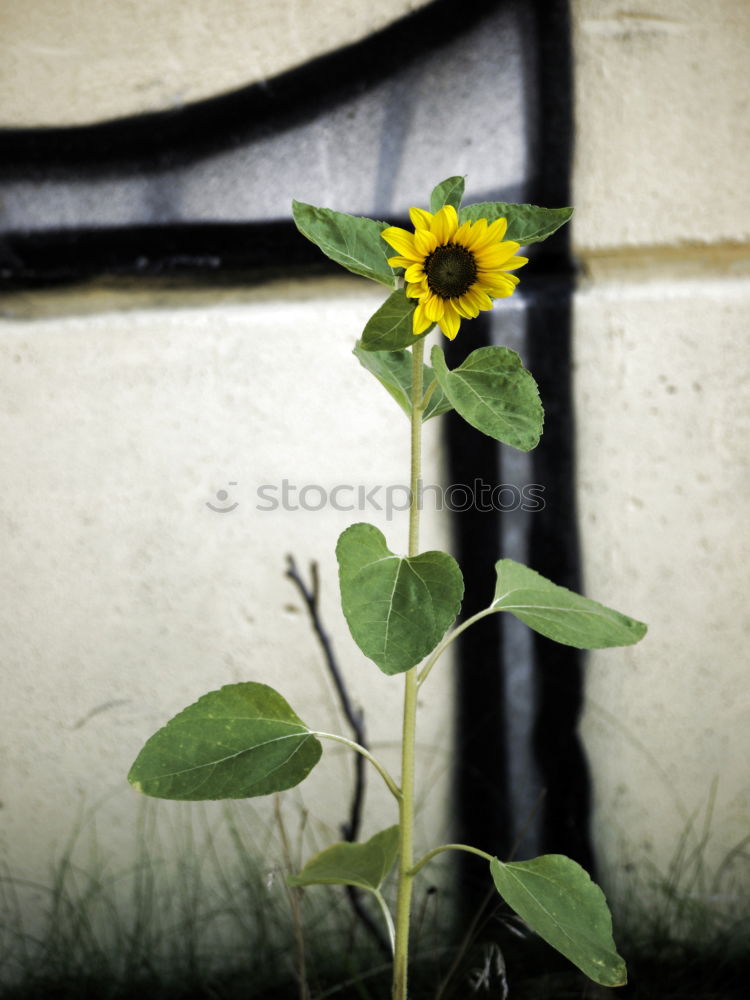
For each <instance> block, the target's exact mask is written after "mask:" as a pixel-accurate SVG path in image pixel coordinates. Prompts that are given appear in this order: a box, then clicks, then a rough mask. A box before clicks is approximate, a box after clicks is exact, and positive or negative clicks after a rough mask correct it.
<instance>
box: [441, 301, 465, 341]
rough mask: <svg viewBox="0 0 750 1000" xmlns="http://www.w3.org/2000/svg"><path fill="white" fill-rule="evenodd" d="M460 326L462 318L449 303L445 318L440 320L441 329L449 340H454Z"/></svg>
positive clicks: (446, 307) (444, 314)
mask: <svg viewBox="0 0 750 1000" xmlns="http://www.w3.org/2000/svg"><path fill="white" fill-rule="evenodd" d="M460 326H461V317H460V316H459V315H458V313H457V312H456V311H455V309H454V308H453V306H452V304H451V303H447V304H446V306H445V311H444V313H443V318H442V319H441V320H440V329H441V330H442V331H443V333H444V334H445V336H446V337H447V338H448V340H453V339H454V338H455V336H456V334H457V333H458V328H459V327H460Z"/></svg>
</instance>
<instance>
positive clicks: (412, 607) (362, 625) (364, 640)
mask: <svg viewBox="0 0 750 1000" xmlns="http://www.w3.org/2000/svg"><path fill="white" fill-rule="evenodd" d="M336 558H337V559H338V563H339V583H340V586H341V606H342V608H343V611H344V617H345V618H346V620H347V623H348V625H349V630H350V632H351V634H352V638H353V639H354V641H355V642H356V643H357V645H358V646H359V648H360V649H361V650H362V652H363V653H364V654H365V656H368V657H369V658H370V659H371V660H373V661H374V662H375V663H376V664H377V665H378V667H379V668H380V669H381V670H382V671H383V673H384V674H399V673H403V672H404V671H406V670H410V669H411V668H412V667H413V666H416V664H417V663H419V662H420V660H422V659H424V657H425V656H427V654H428V653H429V652H431V651H432V650H433V649H434V648H435V646H437V644H438V642H440V640H441V639H442V637H443V635H444V634H445V632H446V631H447V629H448V628H449V626H450V625H451V624H452V623H453V622H454V621H455V618H456V615H457V614H458V612H459V609H460V607H461V599H462V598H463V592H464V584H463V577H462V576H461V570H460V569H459V568H458V564H457V563H456V561H455V559H453V557H452V556H449V555H448V554H447V553H446V552H422V553H420V554H419V555H417V556H411V557H409V558H407V557H405V556H397V555H394V554H393V552H391V551H390V549H389V548H388V546H387V545H386V541H385V537H384V536H383V533H382V532H381V531H378V529H377V528H376V527H375V526H374V525H372V524H353V525H352V526H351V527H349V528H347V529H346V531H345V532H343V534H342V535H341V537H340V538H339V540H338V544H337V546H336Z"/></svg>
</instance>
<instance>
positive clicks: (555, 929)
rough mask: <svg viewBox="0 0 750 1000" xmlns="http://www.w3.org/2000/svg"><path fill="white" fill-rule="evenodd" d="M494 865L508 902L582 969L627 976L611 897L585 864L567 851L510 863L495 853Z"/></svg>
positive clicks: (602, 977)
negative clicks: (615, 933)
mask: <svg viewBox="0 0 750 1000" xmlns="http://www.w3.org/2000/svg"><path fill="white" fill-rule="evenodd" d="M490 871H491V873H492V878H493V880H494V882H495V888H496V889H497V891H498V892H499V893H500V895H501V896H502V897H503V899H504V900H505V902H506V903H507V904H508V906H510V907H511V909H513V910H515V912H516V913H517V914H518V915H519V916H520V917H522V918H523V920H525V921H526V923H527V924H528V925H529V927H531V929H532V930H534V931H536V933H537V934H538V935H539V936H540V937H541V938H544V940H545V941H546V942H547V943H548V944H551V945H552V947H553V948H556V949H557V950H558V951H559V952H561V953H562V954H563V955H565V957H566V958H569V959H570V961H571V962H572V963H573V964H574V965H576V966H578V968H579V969H580V970H581V972H585V974H586V975H587V976H588V977H589V978H590V979H593V980H594V982H596V983H601V984H602V986H622V985H624V984H625V983H626V982H627V971H626V969H625V963H624V961H623V960H622V958H620V956H619V955H618V954H617V950H616V948H615V942H614V940H613V939H612V918H611V916H610V913H609V908H608V907H607V900H606V899H605V898H604V893H603V892H602V890H601V889H600V888H599V886H598V885H596V884H595V883H594V882H592V881H591V879H590V878H589V876H588V874H587V873H586V872H585V871H584V869H583V868H581V866H580V865H579V864H576V862H575V861H571V859H570V858H566V857H564V856H563V855H562V854H546V855H543V856H542V857H540V858H533V859H532V860H531V861H518V862H515V861H514V862H511V863H509V864H502V863H501V862H500V861H498V860H497V858H493V859H492V861H491V862H490Z"/></svg>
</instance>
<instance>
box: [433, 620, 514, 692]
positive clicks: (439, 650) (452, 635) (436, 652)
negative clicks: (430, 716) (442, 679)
mask: <svg viewBox="0 0 750 1000" xmlns="http://www.w3.org/2000/svg"><path fill="white" fill-rule="evenodd" d="M495 613H496V612H495V609H494V608H492V607H490V608H485V609H484V611H477V613H476V614H475V615H472V616H471V618H467V619H466V621H465V622H463V624H462V625H459V626H458V628H454V629H453V631H452V632H449V633H448V635H447V636H446V637H445V638H444V639H443V640H442V642H440V643H439V644H438V645H437V646H436V647H435V648H434V649H433V651H432V653H431V654H430V658H429V660H428V661H427V663H425V665H424V666H423V667H422V671H421V673H420V674H419V677H418V679H417V682H418V684H420V685H422V684H424V682H425V681H426V680H427V677H428V675H429V673H430V671H431V670H432V668H433V667H434V666H435V664H436V663H437V661H438V660H439V659H440V656H441V655H442V654H443V653H444V652H445V650H446V649H447V648H448V646H450V644H451V643H452V642H453V640H454V639H457V638H458V637H459V636H460V635H461V633H462V632H465V631H466V629H467V628H469V627H470V626H472V625H474V624H475V623H476V622H478V621H481V619H482V618H486V617H487V615H493V614H495Z"/></svg>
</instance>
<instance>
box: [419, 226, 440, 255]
mask: <svg viewBox="0 0 750 1000" xmlns="http://www.w3.org/2000/svg"><path fill="white" fill-rule="evenodd" d="M437 245H438V240H437V236H435V234H434V233H431V232H430V231H429V230H427V229H418V230H417V231H416V233H415V234H414V246H415V247H416V248H417V252H418V253H420V254H422V255H423V256H424V257H426V256H427V254H430V253H432V251H433V250H434V249H435V247H436V246H437Z"/></svg>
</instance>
